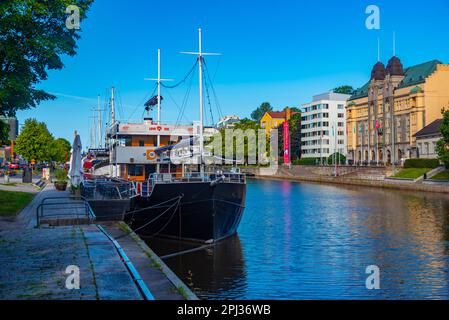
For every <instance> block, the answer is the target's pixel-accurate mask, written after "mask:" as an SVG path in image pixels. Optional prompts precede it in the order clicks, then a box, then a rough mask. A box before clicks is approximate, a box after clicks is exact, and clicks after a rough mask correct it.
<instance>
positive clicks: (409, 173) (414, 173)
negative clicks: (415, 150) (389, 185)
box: [393, 168, 432, 179]
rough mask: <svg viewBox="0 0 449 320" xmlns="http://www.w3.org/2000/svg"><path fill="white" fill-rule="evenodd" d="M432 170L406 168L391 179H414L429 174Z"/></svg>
mask: <svg viewBox="0 0 449 320" xmlns="http://www.w3.org/2000/svg"><path fill="white" fill-rule="evenodd" d="M430 170H432V169H431V168H407V169H402V170H401V171H399V172H398V173H397V174H395V175H394V176H393V178H400V179H416V178H419V177H421V176H422V175H424V173H427V172H429V171H430Z"/></svg>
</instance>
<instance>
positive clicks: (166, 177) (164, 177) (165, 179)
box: [147, 172, 246, 187]
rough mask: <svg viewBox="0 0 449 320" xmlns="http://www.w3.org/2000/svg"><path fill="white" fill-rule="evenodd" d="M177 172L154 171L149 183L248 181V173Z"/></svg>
mask: <svg viewBox="0 0 449 320" xmlns="http://www.w3.org/2000/svg"><path fill="white" fill-rule="evenodd" d="M177 175H178V174H177V173H152V174H150V176H149V178H148V180H147V181H148V184H150V183H151V185H152V187H154V185H155V184H156V183H171V182H187V183H189V182H213V181H215V180H216V179H217V178H220V181H222V182H230V183H246V174H244V173H233V172H205V173H203V174H202V173H200V172H192V173H190V174H184V175H183V176H182V177H179V178H178V177H177Z"/></svg>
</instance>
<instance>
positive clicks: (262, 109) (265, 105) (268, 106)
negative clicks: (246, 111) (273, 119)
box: [251, 102, 273, 122]
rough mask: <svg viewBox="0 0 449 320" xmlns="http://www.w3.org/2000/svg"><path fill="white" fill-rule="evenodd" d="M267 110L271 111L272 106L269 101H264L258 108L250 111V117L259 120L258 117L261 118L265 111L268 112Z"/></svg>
mask: <svg viewBox="0 0 449 320" xmlns="http://www.w3.org/2000/svg"><path fill="white" fill-rule="evenodd" d="M268 111H273V107H272V106H271V104H270V103H269V102H264V103H262V104H261V105H260V107H259V108H257V109H256V110H254V111H253V112H252V113H251V119H253V120H254V121H257V122H260V119H262V117H263V115H264V114H265V112H268Z"/></svg>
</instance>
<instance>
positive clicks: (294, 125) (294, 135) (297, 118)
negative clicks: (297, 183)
mask: <svg viewBox="0 0 449 320" xmlns="http://www.w3.org/2000/svg"><path fill="white" fill-rule="evenodd" d="M294 112H298V111H294ZM288 127H289V130H290V160H291V161H292V162H293V161H294V160H298V159H299V158H301V113H299V112H298V113H295V114H292V116H291V117H290V120H289V121H288ZM278 137H279V144H278V148H279V158H280V160H283V157H284V126H283V125H281V126H279V128H278ZM281 162H282V161H281Z"/></svg>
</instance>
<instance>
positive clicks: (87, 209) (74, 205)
mask: <svg viewBox="0 0 449 320" xmlns="http://www.w3.org/2000/svg"><path fill="white" fill-rule="evenodd" d="M59 199H68V201H62V202H51V203H48V202H47V201H48V200H59ZM70 200H80V201H79V202H75V201H70ZM81 201H82V202H81ZM55 205H64V206H67V205H68V206H70V207H71V208H77V209H79V208H84V211H85V213H84V214H78V213H75V214H74V213H61V212H58V213H53V214H45V215H44V211H43V209H44V207H45V206H55ZM73 215H74V216H77V217H78V216H84V215H85V216H86V217H88V218H90V219H89V220H88V221H89V223H91V222H93V221H94V220H95V219H96V218H97V217H96V215H95V213H94V211H93V210H92V207H91V206H90V204H89V202H87V200H86V199H85V198H84V197H81V196H69V197H47V198H44V199H42V201H41V203H40V204H39V205H38V206H37V208H36V226H37V227H39V226H40V221H41V219H42V218H43V217H57V216H73Z"/></svg>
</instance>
